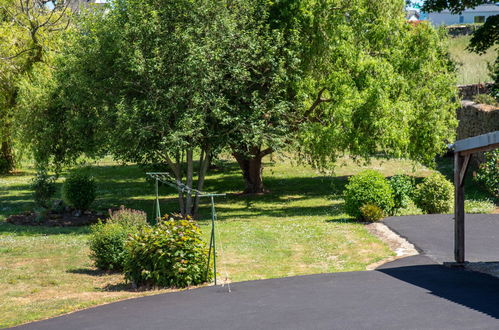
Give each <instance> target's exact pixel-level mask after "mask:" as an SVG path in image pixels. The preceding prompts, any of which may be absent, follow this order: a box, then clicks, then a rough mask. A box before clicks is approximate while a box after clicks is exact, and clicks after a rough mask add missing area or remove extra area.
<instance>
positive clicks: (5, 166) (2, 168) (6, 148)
mask: <svg viewBox="0 0 499 330" xmlns="http://www.w3.org/2000/svg"><path fill="white" fill-rule="evenodd" d="M15 165H16V164H15V161H14V153H13V150H12V145H11V144H10V143H9V142H6V141H4V142H2V146H1V148H0V173H9V172H10V171H12V170H13V169H14V168H15Z"/></svg>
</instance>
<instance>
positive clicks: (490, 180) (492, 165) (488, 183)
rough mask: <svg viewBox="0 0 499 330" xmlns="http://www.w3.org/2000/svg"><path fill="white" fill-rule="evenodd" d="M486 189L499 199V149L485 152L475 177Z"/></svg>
mask: <svg viewBox="0 0 499 330" xmlns="http://www.w3.org/2000/svg"><path fill="white" fill-rule="evenodd" d="M475 179H476V180H477V181H478V182H480V183H482V184H483V185H484V186H485V187H486V188H487V190H488V191H489V192H490V193H491V194H492V196H494V197H495V198H497V199H499V150H497V149H496V150H493V151H489V152H486V153H485V162H483V163H482V164H480V168H479V169H478V172H477V175H476V178H475Z"/></svg>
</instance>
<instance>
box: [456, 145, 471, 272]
mask: <svg viewBox="0 0 499 330" xmlns="http://www.w3.org/2000/svg"><path fill="white" fill-rule="evenodd" d="M469 157H470V155H466V156H465V157H463V156H462V155H461V154H460V153H459V152H455V153H454V258H455V260H456V263H457V264H464V178H465V174H466V170H467V168H468V162H469Z"/></svg>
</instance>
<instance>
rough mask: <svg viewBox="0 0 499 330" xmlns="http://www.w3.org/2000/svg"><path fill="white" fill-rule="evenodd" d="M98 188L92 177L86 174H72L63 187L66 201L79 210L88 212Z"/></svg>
mask: <svg viewBox="0 0 499 330" xmlns="http://www.w3.org/2000/svg"><path fill="white" fill-rule="evenodd" d="M96 190H97V187H96V185H95V181H94V179H93V178H92V177H90V176H89V175H87V174H85V173H81V172H73V173H71V174H70V175H69V176H68V177H67V178H66V181H65V182H64V185H63V186H62V197H63V199H64V201H65V202H66V203H67V204H68V205H70V206H72V207H74V208H75V209H78V210H86V209H88V207H89V206H90V204H92V202H93V201H94V200H95V197H96Z"/></svg>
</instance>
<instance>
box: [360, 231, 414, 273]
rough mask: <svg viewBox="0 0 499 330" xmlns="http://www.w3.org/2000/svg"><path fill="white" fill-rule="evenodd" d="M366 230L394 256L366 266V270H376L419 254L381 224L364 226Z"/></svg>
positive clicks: (405, 241)
mask: <svg viewBox="0 0 499 330" xmlns="http://www.w3.org/2000/svg"><path fill="white" fill-rule="evenodd" d="M366 228H367V231H369V232H370V233H371V234H373V235H375V236H376V237H378V238H379V239H380V240H381V241H383V242H384V243H386V244H387V245H388V246H389V247H390V249H391V250H392V251H393V252H395V254H396V255H395V256H393V257H388V258H385V259H383V260H381V261H378V262H375V263H373V264H370V265H368V266H367V267H366V270H375V269H376V268H378V267H379V266H381V265H383V264H386V263H387V262H391V261H394V260H397V259H401V258H405V257H410V256H414V255H418V254H419V252H418V251H417V250H416V248H415V247H414V245H413V244H411V243H410V242H409V241H407V240H406V239H405V238H402V237H400V236H399V235H398V234H396V233H395V232H394V231H393V230H391V229H390V228H388V226H386V225H385V224H383V223H381V222H374V223H370V224H368V225H366Z"/></svg>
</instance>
